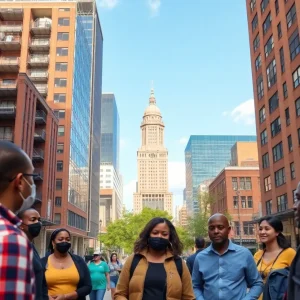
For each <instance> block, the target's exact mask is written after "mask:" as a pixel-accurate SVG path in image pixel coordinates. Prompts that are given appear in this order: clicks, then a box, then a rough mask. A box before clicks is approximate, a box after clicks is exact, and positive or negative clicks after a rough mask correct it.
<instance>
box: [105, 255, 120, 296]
mask: <svg viewBox="0 0 300 300" xmlns="http://www.w3.org/2000/svg"><path fill="white" fill-rule="evenodd" d="M108 266H109V276H110V289H111V298H112V299H114V296H115V292H116V286H117V283H118V280H119V276H120V272H121V269H122V267H123V265H122V263H121V262H120V261H119V260H118V255H117V253H115V252H113V253H112V254H111V255H110V262H109V264H108Z"/></svg>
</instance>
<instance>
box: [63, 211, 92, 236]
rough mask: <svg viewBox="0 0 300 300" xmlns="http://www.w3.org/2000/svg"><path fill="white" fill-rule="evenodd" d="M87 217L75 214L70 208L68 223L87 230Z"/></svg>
mask: <svg viewBox="0 0 300 300" xmlns="http://www.w3.org/2000/svg"><path fill="white" fill-rule="evenodd" d="M86 223H87V222H86V219H85V218H84V217H82V216H80V215H77V214H75V213H74V212H72V211H70V210H68V225H69V226H72V227H75V228H78V229H81V230H84V231H86V230H87V227H86Z"/></svg>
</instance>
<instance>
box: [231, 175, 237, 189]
mask: <svg viewBox="0 0 300 300" xmlns="http://www.w3.org/2000/svg"><path fill="white" fill-rule="evenodd" d="M231 181H232V189H233V190H234V191H237V190H238V181H237V177H232V179H231Z"/></svg>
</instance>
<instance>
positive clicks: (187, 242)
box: [176, 226, 194, 250]
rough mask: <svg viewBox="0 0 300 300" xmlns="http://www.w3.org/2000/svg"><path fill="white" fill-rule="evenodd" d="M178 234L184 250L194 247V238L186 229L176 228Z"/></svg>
mask: <svg viewBox="0 0 300 300" xmlns="http://www.w3.org/2000/svg"><path fill="white" fill-rule="evenodd" d="M176 232H177V234H178V236H179V239H180V241H181V242H182V244H183V249H184V250H188V249H190V248H191V247H192V246H193V245H194V238H193V236H192V235H191V234H190V233H189V232H188V230H187V229H186V228H184V227H180V226H176Z"/></svg>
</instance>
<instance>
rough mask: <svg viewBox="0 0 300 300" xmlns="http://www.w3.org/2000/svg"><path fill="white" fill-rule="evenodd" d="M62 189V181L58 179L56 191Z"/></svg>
mask: <svg viewBox="0 0 300 300" xmlns="http://www.w3.org/2000/svg"><path fill="white" fill-rule="evenodd" d="M61 189H62V179H56V190H61Z"/></svg>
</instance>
